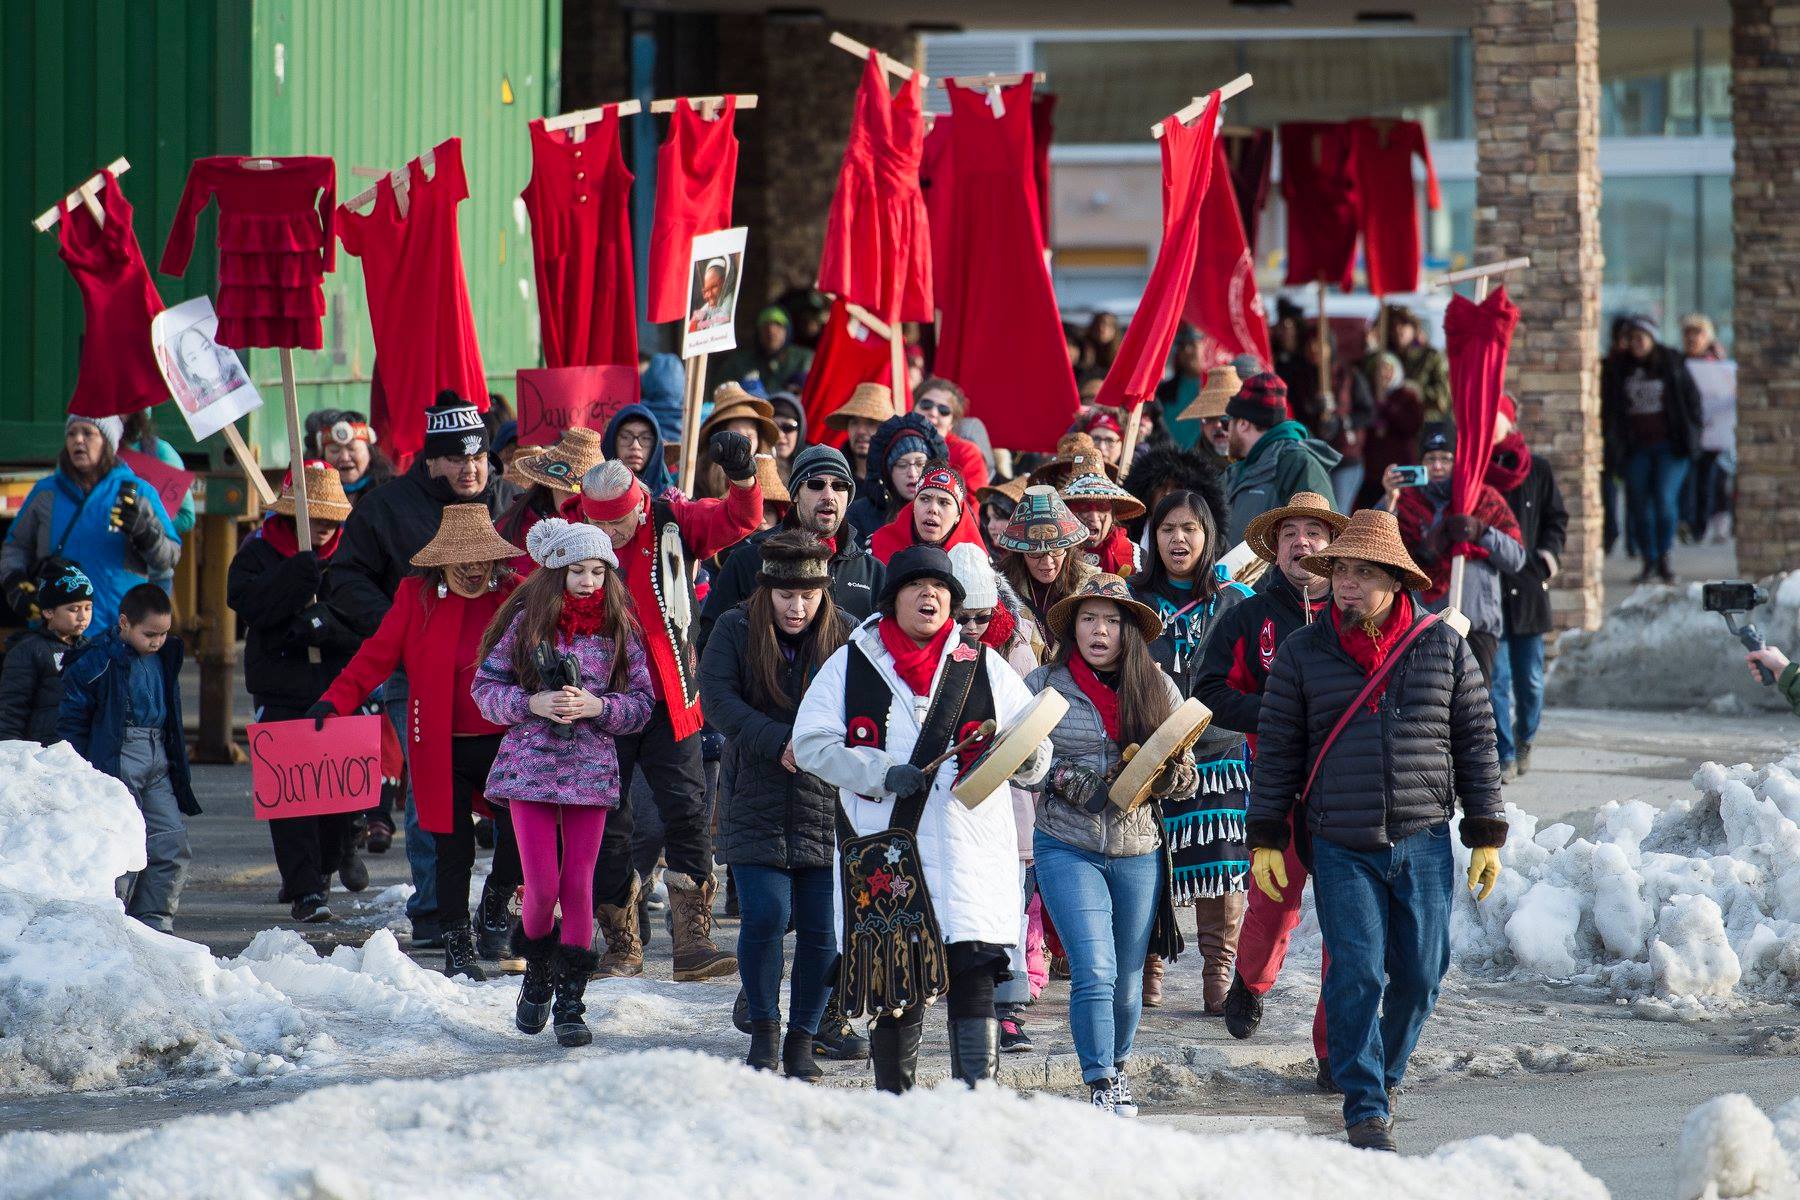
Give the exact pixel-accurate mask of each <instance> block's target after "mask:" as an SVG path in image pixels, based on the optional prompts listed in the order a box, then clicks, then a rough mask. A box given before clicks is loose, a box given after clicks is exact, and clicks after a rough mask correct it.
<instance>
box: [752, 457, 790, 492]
mask: <svg viewBox="0 0 1800 1200" xmlns="http://www.w3.org/2000/svg"><path fill="white" fill-rule="evenodd" d="M756 482H757V484H758V485H759V486H760V487H761V488H762V498H763V503H764V504H792V503H793V502H794V497H793V496H792V495H790V494H789V493H788V490H787V484H785V483H783V482H781V471H780V470H779V469H778V468H777V467H776V465H775V456H774V455H773V454H759V455H757V456H756Z"/></svg>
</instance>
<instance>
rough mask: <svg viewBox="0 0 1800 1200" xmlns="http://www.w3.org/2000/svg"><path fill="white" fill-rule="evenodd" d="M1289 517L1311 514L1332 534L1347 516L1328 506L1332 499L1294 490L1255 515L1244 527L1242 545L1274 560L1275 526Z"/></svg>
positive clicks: (1264, 558)
mask: <svg viewBox="0 0 1800 1200" xmlns="http://www.w3.org/2000/svg"><path fill="white" fill-rule="evenodd" d="M1289 517H1310V518H1311V519H1313V520H1315V521H1322V522H1324V523H1325V524H1327V525H1329V526H1331V528H1332V531H1333V532H1334V533H1342V532H1343V531H1344V526H1345V525H1347V524H1349V523H1350V518H1349V517H1346V516H1345V515H1344V514H1342V513H1340V512H1338V511H1336V510H1335V509H1333V508H1332V507H1331V501H1329V500H1327V499H1326V498H1325V497H1323V496H1321V495H1319V493H1317V492H1295V493H1294V494H1293V495H1292V496H1290V497H1289V498H1288V502H1287V503H1286V504H1284V505H1282V506H1281V507H1280V508H1271V509H1270V510H1269V511H1268V512H1266V513H1263V514H1262V515H1261V516H1259V517H1256V518H1254V519H1253V520H1252V521H1251V522H1250V524H1249V525H1248V526H1246V527H1245V529H1244V544H1245V545H1246V546H1249V547H1250V551H1251V553H1253V554H1255V555H1256V557H1258V558H1260V559H1262V560H1263V561H1264V562H1266V563H1273V562H1274V561H1275V558H1276V553H1275V540H1276V535H1277V527H1278V526H1279V525H1280V524H1281V523H1282V522H1283V521H1285V520H1287V519H1288V518H1289Z"/></svg>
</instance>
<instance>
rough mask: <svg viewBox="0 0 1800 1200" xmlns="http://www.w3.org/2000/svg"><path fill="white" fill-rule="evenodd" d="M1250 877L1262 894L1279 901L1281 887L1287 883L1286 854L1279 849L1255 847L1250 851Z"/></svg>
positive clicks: (1278, 902) (1276, 901)
mask: <svg viewBox="0 0 1800 1200" xmlns="http://www.w3.org/2000/svg"><path fill="white" fill-rule="evenodd" d="M1250 877H1251V878H1252V879H1254V880H1256V888H1257V890H1258V891H1260V892H1261V893H1262V894H1263V895H1265V896H1267V897H1268V898H1269V899H1271V900H1273V901H1274V902H1275V903H1277V904H1280V903H1281V889H1282V888H1284V887H1286V886H1287V885H1288V883H1287V856H1286V855H1284V854H1282V852H1281V851H1279V850H1265V849H1261V848H1258V849H1255V850H1252V851H1251V852H1250Z"/></svg>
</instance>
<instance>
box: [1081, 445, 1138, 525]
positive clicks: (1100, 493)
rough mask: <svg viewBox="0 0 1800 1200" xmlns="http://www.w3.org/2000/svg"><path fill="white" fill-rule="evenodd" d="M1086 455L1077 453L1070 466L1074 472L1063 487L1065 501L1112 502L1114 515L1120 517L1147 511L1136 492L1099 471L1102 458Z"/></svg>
mask: <svg viewBox="0 0 1800 1200" xmlns="http://www.w3.org/2000/svg"><path fill="white" fill-rule="evenodd" d="M1083 459H1084V456H1083V455H1080V454H1077V455H1076V456H1075V461H1074V463H1073V464H1072V467H1071V472H1072V473H1071V474H1070V476H1069V479H1068V481H1067V482H1066V483H1064V484H1063V485H1062V488H1061V489H1060V490H1061V492H1062V498H1063V502H1064V503H1066V504H1075V503H1076V502H1078V501H1094V502H1097V503H1108V504H1111V505H1112V510H1113V516H1115V517H1117V518H1118V519H1119V520H1121V521H1129V520H1130V519H1131V518H1133V517H1141V516H1143V515H1144V512H1145V509H1144V502H1143V501H1142V500H1139V499H1138V498H1137V497H1136V496H1134V495H1132V494H1131V493H1130V492H1128V491H1126V490H1125V489H1124V488H1122V487H1120V486H1119V485H1118V484H1116V483H1114V482H1113V481H1112V480H1110V479H1108V478H1107V477H1106V476H1104V475H1101V474H1099V473H1098V467H1099V465H1100V460H1099V458H1098V457H1097V456H1096V457H1095V458H1093V459H1088V460H1086V461H1083Z"/></svg>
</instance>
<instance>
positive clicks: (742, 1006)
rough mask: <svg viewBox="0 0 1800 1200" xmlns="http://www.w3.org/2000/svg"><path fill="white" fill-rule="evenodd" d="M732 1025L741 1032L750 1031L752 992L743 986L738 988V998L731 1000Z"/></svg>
mask: <svg viewBox="0 0 1800 1200" xmlns="http://www.w3.org/2000/svg"><path fill="white" fill-rule="evenodd" d="M731 1027H732V1028H733V1029H735V1030H737V1031H738V1032H739V1033H749V1032H750V993H749V992H746V991H745V990H744V989H743V988H739V989H738V994H737V999H736V1000H733V1001H732V1002H731Z"/></svg>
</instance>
